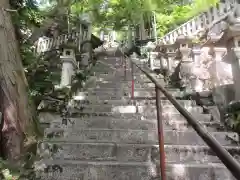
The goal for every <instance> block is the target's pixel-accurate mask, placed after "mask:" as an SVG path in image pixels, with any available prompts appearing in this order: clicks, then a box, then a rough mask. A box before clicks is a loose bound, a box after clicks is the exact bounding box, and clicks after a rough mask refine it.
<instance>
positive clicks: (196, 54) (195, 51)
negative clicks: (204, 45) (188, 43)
mask: <svg viewBox="0 0 240 180" xmlns="http://www.w3.org/2000/svg"><path fill="white" fill-rule="evenodd" d="M200 55H201V48H200V47H197V46H194V47H193V48H192V59H193V62H194V63H199V62H198V61H199V57H200Z"/></svg>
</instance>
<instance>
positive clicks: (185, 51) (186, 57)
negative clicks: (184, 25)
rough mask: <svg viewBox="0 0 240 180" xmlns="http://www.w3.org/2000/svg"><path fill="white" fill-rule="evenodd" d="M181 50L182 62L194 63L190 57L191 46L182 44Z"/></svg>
mask: <svg viewBox="0 0 240 180" xmlns="http://www.w3.org/2000/svg"><path fill="white" fill-rule="evenodd" d="M179 50H180V52H181V53H182V62H192V58H191V57H190V53H191V48H189V44H180V48H179Z"/></svg>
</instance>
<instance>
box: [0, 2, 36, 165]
mask: <svg viewBox="0 0 240 180" xmlns="http://www.w3.org/2000/svg"><path fill="white" fill-rule="evenodd" d="M0 7H1V8H0V111H1V112H2V113H3V119H2V122H1V137H0V138H1V148H2V149H1V156H2V157H4V158H6V159H9V160H10V161H16V160H17V159H18V158H19V157H20V155H21V152H22V147H23V140H24V133H26V130H27V128H26V127H27V125H30V123H31V122H32V116H31V114H30V110H29V109H30V108H29V107H28V94H27V80H26V77H25V74H24V71H23V65H22V61H21V58H20V51H19V47H18V42H17V39H16V37H15V31H14V26H13V23H12V20H11V14H10V13H11V12H7V11H5V10H4V8H5V9H10V7H9V0H1V1H0Z"/></svg>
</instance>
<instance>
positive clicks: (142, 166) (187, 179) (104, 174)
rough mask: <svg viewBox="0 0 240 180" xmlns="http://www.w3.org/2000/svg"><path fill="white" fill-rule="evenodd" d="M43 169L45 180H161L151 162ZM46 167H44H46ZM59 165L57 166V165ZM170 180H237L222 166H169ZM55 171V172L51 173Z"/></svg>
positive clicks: (66, 164) (48, 164)
mask: <svg viewBox="0 0 240 180" xmlns="http://www.w3.org/2000/svg"><path fill="white" fill-rule="evenodd" d="M38 164H39V166H42V167H44V166H46V167H48V170H49V171H50V172H49V173H44V172H42V173H41V177H42V178H41V180H80V179H83V180H153V179H160V177H159V171H158V169H160V167H159V164H154V163H151V162H146V163H143V162H115V161H100V162H99V161H95V162H94V161H93V162H89V161H71V160H54V161H52V160H44V161H42V162H41V163H40V162H39V163H38ZM42 164H43V165H42ZM53 165H55V166H53ZM166 168H167V169H166V171H167V172H166V174H167V179H169V180H170V179H184V180H197V179H199V180H200V179H204V180H208V179H209V180H210V179H211V180H235V179H234V178H233V177H232V175H231V174H230V172H229V171H228V170H227V168H226V167H225V166H224V165H223V164H220V163H211V164H198V163H191V164H190V163H189V164H176V163H169V164H167V165H166ZM51 169H53V170H54V172H51Z"/></svg>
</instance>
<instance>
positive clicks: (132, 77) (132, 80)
mask: <svg viewBox="0 0 240 180" xmlns="http://www.w3.org/2000/svg"><path fill="white" fill-rule="evenodd" d="M133 70H134V69H133V62H132V61H131V75H132V94H131V95H132V100H134V73H133Z"/></svg>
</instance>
